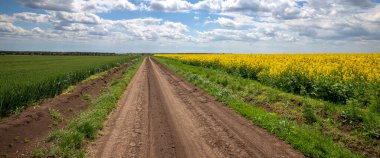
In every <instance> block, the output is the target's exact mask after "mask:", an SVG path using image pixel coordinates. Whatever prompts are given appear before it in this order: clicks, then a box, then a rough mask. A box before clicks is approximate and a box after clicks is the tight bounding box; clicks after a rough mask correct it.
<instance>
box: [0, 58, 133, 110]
mask: <svg viewBox="0 0 380 158" xmlns="http://www.w3.org/2000/svg"><path fill="white" fill-rule="evenodd" d="M133 58H135V57H134V56H130V55H125V56H121V55H118V56H17V55H10V56H0V74H1V75H0V83H1V84H0V116H5V115H8V114H9V113H10V112H13V111H15V110H17V109H19V108H22V107H24V106H25V105H27V104H30V103H33V102H35V101H38V100H41V99H44V98H46V97H51V96H54V95H57V94H59V93H61V92H62V90H64V89H65V88H67V87H68V86H70V85H73V84H75V83H77V82H79V81H81V80H83V79H85V78H86V77H88V76H90V75H92V74H94V73H97V72H100V71H104V70H107V69H110V68H112V67H115V66H118V65H120V64H122V63H125V62H127V61H130V60H131V59H133Z"/></svg>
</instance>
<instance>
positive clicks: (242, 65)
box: [158, 54, 380, 105]
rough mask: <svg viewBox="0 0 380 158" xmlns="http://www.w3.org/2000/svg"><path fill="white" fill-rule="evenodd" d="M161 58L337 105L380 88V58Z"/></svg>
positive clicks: (322, 56)
mask: <svg viewBox="0 0 380 158" xmlns="http://www.w3.org/2000/svg"><path fill="white" fill-rule="evenodd" d="M158 56H164V57H170V58H175V59H178V60H181V61H185V62H187V63H190V64H192V65H202V66H206V67H216V68H222V69H226V70H227V71H228V72H230V73H234V74H238V75H240V76H242V77H245V78H250V79H253V80H258V81H260V82H261V83H264V84H266V85H270V86H274V87H277V88H280V89H282V90H285V91H287V92H292V93H296V94H302V95H309V96H312V97H315V98H321V99H323V100H327V101H331V102H334V103H346V101H347V100H349V99H358V100H363V101H364V100H370V98H371V96H370V95H373V93H374V92H373V91H371V90H374V87H375V88H378V87H379V85H380V54H334V55H328V54H321V55H168V54H167V55H158ZM369 93H372V94H369ZM372 97H374V96H372ZM363 104H365V105H368V104H369V103H368V102H363Z"/></svg>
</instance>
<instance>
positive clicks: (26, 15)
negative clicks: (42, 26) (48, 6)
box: [13, 12, 51, 23]
mask: <svg viewBox="0 0 380 158" xmlns="http://www.w3.org/2000/svg"><path fill="white" fill-rule="evenodd" d="M13 17H14V18H16V19H18V20H23V21H30V22H36V23H46V22H48V21H49V19H50V18H51V17H50V15H47V14H37V13H30V12H22V13H15V14H13Z"/></svg>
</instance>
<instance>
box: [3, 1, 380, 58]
mask: <svg viewBox="0 0 380 158" xmlns="http://www.w3.org/2000/svg"><path fill="white" fill-rule="evenodd" d="M379 30H380V3H379V0H325V1H320V0H260V1H259V0H107V1H104V0H91V1H87V0H2V1H0V50H33V51H96V52H117V53H127V52H138V53H140V52H148V53H161V52H170V53H172V52H175V53H192V52H210V53H328V52H380V31H379Z"/></svg>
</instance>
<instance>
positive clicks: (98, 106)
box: [34, 58, 142, 157]
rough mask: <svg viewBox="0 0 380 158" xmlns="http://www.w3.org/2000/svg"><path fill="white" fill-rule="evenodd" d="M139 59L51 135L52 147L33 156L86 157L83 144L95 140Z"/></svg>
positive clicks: (37, 150)
mask: <svg viewBox="0 0 380 158" xmlns="http://www.w3.org/2000/svg"><path fill="white" fill-rule="evenodd" d="M141 62H142V58H138V59H134V64H133V66H132V67H130V68H129V69H128V71H127V72H126V73H125V74H124V76H123V78H122V79H121V80H119V81H117V82H116V83H114V84H112V85H111V87H110V88H109V89H108V90H107V91H105V92H104V93H102V94H101V96H100V97H98V98H97V99H96V100H95V101H94V102H93V105H91V107H90V108H89V109H88V110H86V111H84V112H82V113H80V114H79V115H78V116H77V117H75V118H74V119H72V120H71V121H69V123H68V125H67V127H66V128H64V129H62V130H58V131H55V132H53V133H52V134H51V135H50V136H49V141H53V142H54V145H53V146H52V147H51V148H49V149H41V148H39V147H37V148H36V149H35V151H34V156H36V157H47V156H53V157H85V155H86V149H85V142H88V141H91V140H93V139H95V138H96V136H97V133H98V131H99V130H100V129H102V127H103V122H104V121H105V120H106V119H107V116H108V114H109V113H110V112H111V111H112V110H113V109H115V108H116V106H117V101H118V100H119V98H120V97H121V95H122V94H123V92H124V90H125V88H126V87H127V85H128V83H129V81H130V80H131V78H132V77H133V75H134V74H135V72H136V71H137V69H138V68H139V66H140V65H141Z"/></svg>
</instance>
